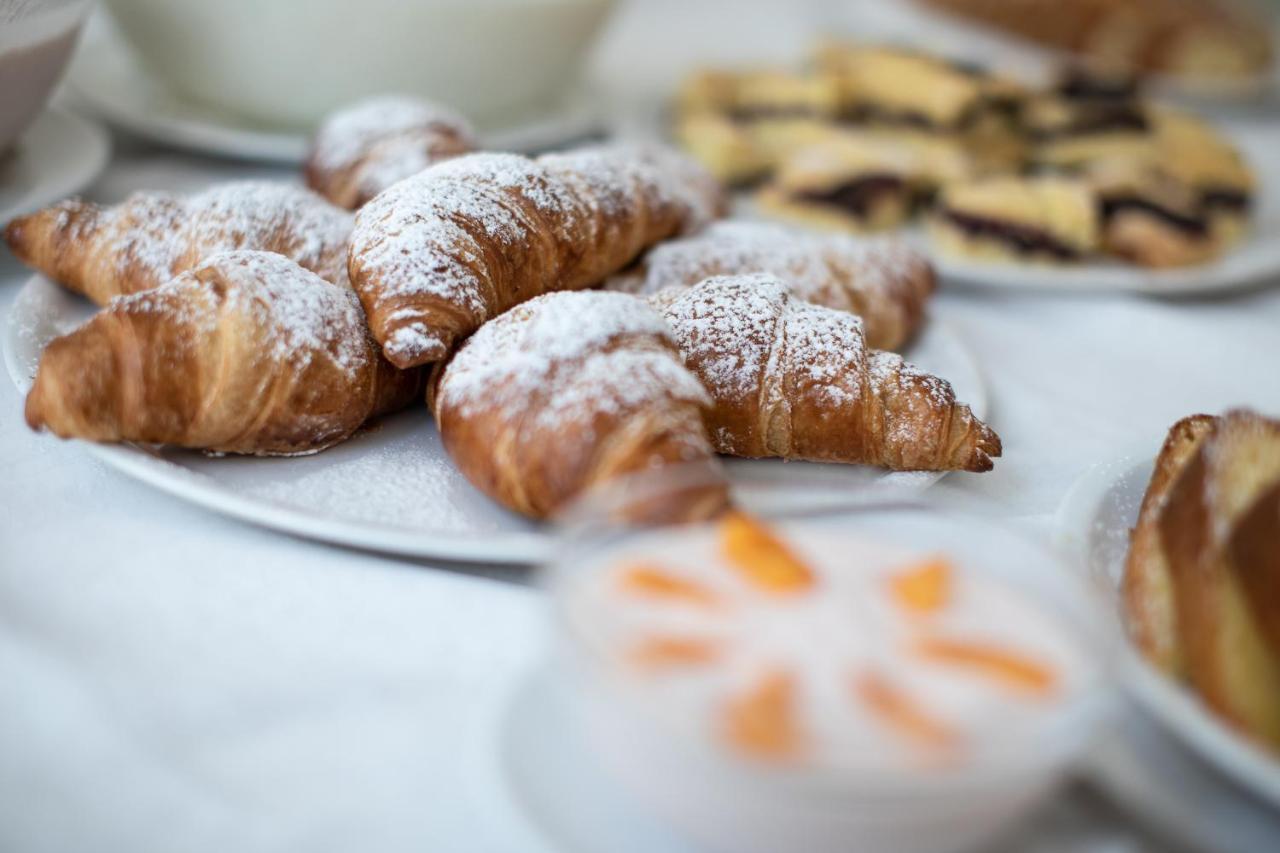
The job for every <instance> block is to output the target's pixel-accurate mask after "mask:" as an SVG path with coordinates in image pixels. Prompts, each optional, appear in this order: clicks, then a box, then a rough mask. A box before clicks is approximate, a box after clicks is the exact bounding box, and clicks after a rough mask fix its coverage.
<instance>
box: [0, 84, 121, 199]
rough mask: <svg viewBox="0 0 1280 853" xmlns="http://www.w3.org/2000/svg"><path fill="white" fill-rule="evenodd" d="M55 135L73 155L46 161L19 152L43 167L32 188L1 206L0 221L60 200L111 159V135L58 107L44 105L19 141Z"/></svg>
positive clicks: (80, 187)
mask: <svg viewBox="0 0 1280 853" xmlns="http://www.w3.org/2000/svg"><path fill="white" fill-rule="evenodd" d="M45 134H47V135H56V136H58V137H59V138H60V139H63V140H68V141H70V142H71V143H72V144H73V145H74V146H75V147H76V149H77V150H76V152H75V157H74V158H73V159H70V160H68V161H62V160H59V161H56V162H53V161H47V160H46V159H45V158H44V157H42V156H41V155H40V154H36V155H30V154H23V153H21V149H19V152H20V153H19V154H18V155H17V156H18V157H19V158H23V159H27V158H30V159H31V160H32V161H33V162H34V165H36V166H39V167H41V168H42V171H41V174H40V175H39V180H38V182H37V183H36V185H35V187H33V188H32V189H31V191H30V192H28V193H27V194H26V195H24V196H23V197H22V198H21V199H19V200H18V201H17V202H16V203H15V204H13V205H11V206H10V207H6V208H3V209H0V224H2V223H4V222H6V221H8V220H10V219H12V218H14V217H15V216H22V215H23V214H27V213H31V212H32V211H34V210H38V209H40V208H41V207H44V206H45V205H47V204H50V203H52V202H55V201H59V200H61V199H63V198H66V197H67V196H69V195H72V194H73V193H76V192H79V191H80V190H82V189H84V188H85V187H87V186H88V185H89V184H91V183H93V181H94V180H95V179H96V178H97V177H98V176H99V175H101V174H102V171H103V170H104V169H105V168H106V167H107V162H108V161H109V160H110V159H111V136H110V134H108V133H107V131H106V130H104V129H103V128H102V127H101V126H100V125H98V124H97V123H96V122H94V121H91V120H90V119H87V118H85V117H84V116H79V115H76V114H75V113H73V112H70V111H68V110H65V109H62V108H61V107H57V106H48V107H46V108H45V110H44V112H42V113H41V114H40V115H39V116H38V117H37V118H36V120H35V121H34V122H33V123H32V125H31V127H29V128H27V130H26V132H24V133H23V135H22V138H21V139H20V140H19V144H21V142H22V140H23V139H28V138H30V137H32V136H36V135H45Z"/></svg>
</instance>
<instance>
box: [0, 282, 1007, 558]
mask: <svg viewBox="0 0 1280 853" xmlns="http://www.w3.org/2000/svg"><path fill="white" fill-rule="evenodd" d="M42 292H45V293H48V292H54V293H62V292H65V291H62V289H61V288H60V287H59V286H58V285H57V284H54V283H53V282H51V281H49V280H48V279H46V278H45V277H44V276H41V275H38V274H37V275H33V276H32V277H31V278H30V279H28V280H27V281H26V283H25V284H24V285H23V286H22V288H21V289H20V290H19V291H18V293H17V294H16V296H15V297H14V300H13V305H12V307H11V309H10V311H9V316H8V318H7V322H6V324H5V329H4V331H5V334H4V339H3V341H0V352H2V354H3V357H4V362H5V366H6V368H7V371H8V373H9V378H10V379H11V380H12V381H13V383H14V385H15V386H16V387H17V389H18V391H19V392H20V393H22V394H25V393H26V392H27V391H28V390H29V389H30V385H31V381H30V377H29V376H27V375H25V371H24V369H23V365H22V360H23V357H22V356H21V355H20V354H19V350H18V346H19V344H18V340H19V338H20V337H21V336H22V332H21V331H20V327H21V326H22V324H23V320H24V319H26V318H27V317H28V313H27V312H28V311H29V310H31V309H29V308H27V307H26V306H27V305H28V304H29V303H31V302H34V301H36V300H37V299H38V298H39V296H40V294H41V293H42ZM928 322H929V327H928V329H929V333H930V334H931V335H935V336H937V338H938V339H940V341H943V342H945V343H944V346H945V347H946V348H947V349H948V350H949V351H951V352H952V353H953V354H955V355H956V356H957V358H962V359H963V360H964V362H965V370H964V372H965V373H966V374H968V378H969V387H966V388H965V394H966V396H967V399H966V401H965V402H967V403H968V404H969V406H970V408H971V409H972V411H973V412H974V414H975V415H977V416H978V417H980V418H985V417H986V414H987V410H988V406H989V390H988V386H987V379H986V376H985V374H984V372H983V370H982V367H981V364H980V362H979V360H978V358H977V356H976V355H975V354H974V352H973V350H972V348H971V347H970V346H969V345H968V344H967V343H966V342H965V341H964V338H963V336H962V335H960V334H959V333H957V332H956V331H955V328H954V327H953V326H951V325H950V324H948V323H946V322H944V321H939V320H937V319H934V318H931V319H930V320H929V321H928ZM75 443H76V444H77V445H79V446H81V447H83V448H84V449H85V450H87V451H88V452H89V453H90V454H91V455H93V456H95V457H97V458H98V459H100V460H102V461H103V462H105V463H106V464H108V465H110V466H111V467H113V468H115V469H116V470H118V471H120V472H121V473H123V474H125V475H127V476H129V477H132V478H133V479H136V480H138V481H139V482H142V483H145V484H147V485H149V486H151V487H153V488H156V489H158V490H160V491H162V492H165V493H167V494H170V495H173V496H175V497H178V498H181V499H183V500H186V501H188V502H190V503H193V504H195V505H197V506H201V507H204V508H206V509H210V510H213V511H214V512H217V513H219V514H222V515H226V516H229V517H231V518H235V519H238V520H240V521H245V522H248V523H250V524H253V525H256V526H259V527H264V528H267V529H272V530H277V531H281V532H284V533H289V534H292V535H294V536H299V537H302V538H306V539H312V540H317V541H321V542H328V543H331V544H335V545H343V546H347V547H352V548H359V549H363V550H367V551H374V552H380V553H385V554H393V555H398V556H402V557H413V558H425V559H436V560H447V561H457V562H469V563H490V564H499V565H530V564H535V563H539V562H542V561H544V560H546V559H547V558H548V557H550V555H551V553H552V549H553V546H554V539H553V537H552V535H551V533H550V532H549V531H547V530H533V531H502V532H499V533H485V534H474V533H467V534H459V533H452V532H448V531H425V530H423V531H417V530H407V529H405V528H402V527H396V526H390V525H383V526H380V525H377V524H376V523H373V522H367V521H359V522H355V521H344V520H341V519H335V518H332V517H328V516H325V517H319V518H318V517H315V516H314V515H312V514H310V513H308V512H306V511H303V510H301V509H296V508H292V507H288V506H284V505H281V504H277V503H273V502H271V501H269V500H266V499H263V498H260V497H253V496H249V495H244V494H241V493H238V492H234V491H231V490H229V489H227V488H226V487H224V486H222V485H220V484H219V483H218V482H217V481H215V480H212V479H210V478H206V477H203V476H201V475H200V474H198V473H197V472H194V471H191V470H189V469H187V468H184V467H182V466H181V465H176V464H173V463H169V462H167V461H165V460H161V459H158V458H157V457H156V456H155V455H154V454H153V453H150V452H148V450H147V449H146V448H145V447H141V446H137V445H110V444H96V443H94V442H87V441H76V442H75ZM730 461H731V462H738V460H730ZM761 461H762V460H743V461H742V462H743V464H746V465H756V466H758V465H759V464H760V463H761ZM785 464H786V463H783V462H777V463H776V464H775V465H774V466H773V467H774V468H775V469H781V467H782V466H784V465H785ZM775 473H776V472H775ZM945 473H946V472H933V473H926V474H923V475H920V474H913V475H910V476H913V477H915V479H914V480H912V481H911V486H910V487H914V488H916V489H924V488H928V487H929V486H932V485H933V484H934V483H936V482H937V481H938V480H940V479H941V478H942V477H943V476H945Z"/></svg>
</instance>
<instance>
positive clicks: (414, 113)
mask: <svg viewBox="0 0 1280 853" xmlns="http://www.w3.org/2000/svg"><path fill="white" fill-rule="evenodd" d="M477 144H478V143H477V142H476V138H475V133H474V132H473V131H472V129H471V125H470V123H468V122H467V120H466V119H464V118H463V117H462V116H460V115H458V114H457V113H455V112H453V111H452V110H449V109H445V108H444V107H441V106H438V105H436V104H433V103H430V102H429V101H424V100H421V99H420V98H413V97H409V96H406V95H384V96H381V97H376V98H369V99H368V100H364V101H361V102H359V103H357V104H353V105H352V106H350V107H347V108H345V109H342V110H339V111H337V112H335V113H334V114H333V115H331V116H330V117H329V118H327V119H326V120H325V121H324V123H323V124H321V125H320V129H319V130H318V131H317V132H316V136H315V139H314V140H312V144H311V152H310V153H309V154H308V155H307V162H306V166H305V167H304V170H305V175H306V180H307V186H309V187H311V188H312V189H313V190H315V191H316V192H318V193H319V194H320V195H322V196H324V197H325V198H327V199H329V201H331V202H333V203H334V204H336V205H338V206H339V207H344V208H347V209H348V210H355V209H357V208H359V207H361V206H363V205H364V204H365V202H367V201H368V200H369V199H371V198H373V197H374V196H375V195H377V194H378V193H380V192H382V191H383V190H385V189H386V188H387V187H389V186H391V185H392V184H394V183H395V182H396V181H400V180H403V179H404V178H407V177H409V176H410V175H416V174H417V173H418V172H421V171H422V170H423V169H425V168H427V167H428V166H430V165H432V164H433V163H438V162H440V161H441V160H447V159H448V158H450V157H457V156H458V155H460V154H467V153H469V152H471V151H474V150H475V149H476V146H477Z"/></svg>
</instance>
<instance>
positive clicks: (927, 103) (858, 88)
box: [817, 44, 988, 131]
mask: <svg viewBox="0 0 1280 853" xmlns="http://www.w3.org/2000/svg"><path fill="white" fill-rule="evenodd" d="M817 63H818V66H819V67H820V68H823V69H825V70H826V71H828V72H829V73H831V74H834V75H835V76H836V77H837V78H838V79H839V80H840V81H841V87H842V100H843V104H844V106H843V117H844V118H845V120H847V121H850V122H853V123H856V124H870V125H879V126H888V127H909V128H915V129H918V130H931V131H955V130H961V129H963V128H964V127H965V126H966V125H968V124H969V123H971V122H972V121H974V120H975V119H976V117H977V115H978V114H979V113H981V112H982V110H983V109H984V107H986V106H987V97H986V96H987V94H988V92H987V90H986V88H985V87H984V82H983V78H982V77H981V76H979V75H975V74H973V73H971V72H970V71H969V70H968V69H965V68H960V67H957V66H955V65H953V64H951V63H948V62H946V61H945V60H943V59H940V58H938V57H934V56H929V55H927V54H923V53H916V52H914V51H910V50H906V49H902V48H894V47H886V46H874V47H872V46H850V45H840V44H832V45H825V46H823V47H822V48H821V49H820V50H819V51H818V55H817Z"/></svg>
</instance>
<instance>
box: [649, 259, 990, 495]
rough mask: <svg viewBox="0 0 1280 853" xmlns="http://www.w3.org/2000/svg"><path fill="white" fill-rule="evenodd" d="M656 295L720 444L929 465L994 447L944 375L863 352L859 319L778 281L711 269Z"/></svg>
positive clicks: (756, 451)
mask: <svg viewBox="0 0 1280 853" xmlns="http://www.w3.org/2000/svg"><path fill="white" fill-rule="evenodd" d="M660 302H661V303H663V304H664V306H665V307H664V310H665V317H666V320H667V323H668V324H669V325H670V326H671V329H672V332H673V333H674V335H675V340H676V343H677V345H678V346H679V348H680V351H681V353H682V355H683V357H684V362H685V365H686V366H687V367H688V368H689V369H690V370H691V371H693V373H694V374H695V375H696V376H697V377H698V378H699V379H701V380H702V383H703V385H704V386H705V387H706V388H707V391H708V392H709V393H710V394H711V397H712V399H713V401H714V406H713V407H712V409H711V411H710V414H709V415H708V417H707V425H708V428H709V430H710V433H711V438H712V442H713V443H714V445H715V447H716V449H717V450H718V451H719V452H721V453H727V454H730V455H734V456H748V457H781V458H784V459H809V460H817V461H828V462H848V463H861V464H867V465H881V466H884V467H886V468H891V469H894V470H926V471H945V470H965V471H989V470H991V468H992V464H993V463H992V457H994V456H999V455H1000V451H1001V447H1000V439H999V436H997V435H996V434H995V432H993V431H992V430H991V428H990V427H988V426H987V425H986V424H984V423H983V422H982V421H980V420H978V418H976V417H974V415H973V413H972V412H971V411H970V410H969V407H968V406H966V405H964V404H961V403H957V402H956V398H955V392H954V391H953V390H952V388H951V386H950V385H949V384H948V383H947V382H946V381H945V380H942V379H939V378H938V377H936V376H933V375H931V374H929V373H926V372H924V371H922V370H920V369H919V368H917V367H915V366H914V365H911V364H908V363H907V362H905V361H903V360H902V358H901V357H900V356H897V355H894V354H893V353H888V352H880V351H876V350H873V349H871V348H870V347H868V346H867V343H866V340H865V335H864V332H863V329H862V322H861V321H860V320H859V319H858V318H857V317H855V316H853V315H852V314H848V313H845V312H842V311H835V310H832V309H830V308H824V307H822V306H820V305H813V304H810V303H807V302H803V301H801V300H799V299H796V298H794V297H793V296H792V295H791V294H790V292H789V288H788V286H787V285H786V284H785V283H784V282H782V281H780V280H778V279H776V278H773V277H770V276H763V275H759V276H726V277H723V278H712V279H708V280H707V281H705V282H703V283H702V284H700V285H698V286H696V287H694V288H692V289H690V290H687V291H685V292H684V293H682V294H680V295H679V296H677V297H675V298H674V299H672V300H667V299H662V300H660Z"/></svg>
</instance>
